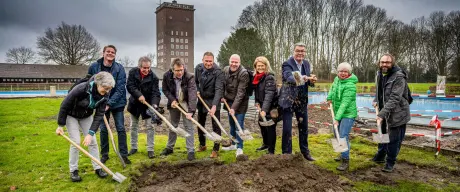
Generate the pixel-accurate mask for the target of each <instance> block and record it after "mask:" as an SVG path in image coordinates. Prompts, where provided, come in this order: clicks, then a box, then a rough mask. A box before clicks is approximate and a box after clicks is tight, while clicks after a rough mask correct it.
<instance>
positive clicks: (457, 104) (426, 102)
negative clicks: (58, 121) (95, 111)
mask: <svg viewBox="0 0 460 192" xmlns="http://www.w3.org/2000/svg"><path fill="white" fill-rule="evenodd" d="M49 94H50V91H0V97H34V96H49ZM56 95H58V96H65V95H67V90H56ZM128 95H129V94H128ZM309 96H310V97H309V99H308V102H309V103H310V104H319V103H321V102H323V101H326V97H327V95H326V93H324V92H310V93H309ZM251 98H252V99H253V98H254V96H252V97H251ZM373 99H374V97H373V96H370V95H358V96H357V98H356V104H357V106H358V107H359V108H360V111H363V110H364V111H365V110H366V109H365V108H370V109H372V100H373ZM410 108H411V113H412V114H421V115H424V116H432V115H436V114H437V115H438V116H439V117H440V118H453V117H458V116H460V111H459V112H444V111H442V112H439V111H436V112H435V111H430V110H459V109H460V98H427V97H414V102H413V103H412V104H411V105H410ZM371 111H373V110H371Z"/></svg>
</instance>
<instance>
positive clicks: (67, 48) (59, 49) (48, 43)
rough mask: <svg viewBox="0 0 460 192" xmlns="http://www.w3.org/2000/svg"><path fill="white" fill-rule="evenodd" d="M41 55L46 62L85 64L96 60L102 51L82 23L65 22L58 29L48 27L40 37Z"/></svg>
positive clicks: (38, 43) (38, 44)
mask: <svg viewBox="0 0 460 192" xmlns="http://www.w3.org/2000/svg"><path fill="white" fill-rule="evenodd" d="M37 46H38V48H39V49H40V51H39V52H38V54H39V55H41V56H42V57H43V60H45V62H48V61H54V62H56V63H57V64H60V65H85V64H89V63H90V62H92V61H94V60H95V59H96V58H97V54H98V52H99V51H100V46H99V43H98V42H97V40H96V39H95V38H94V37H93V36H92V35H91V34H90V33H89V32H88V31H87V30H86V29H85V27H83V26H81V25H68V24H66V23H64V22H62V24H61V25H60V26H58V27H57V28H56V29H51V28H48V29H47V30H46V31H45V35H44V36H41V37H38V39H37Z"/></svg>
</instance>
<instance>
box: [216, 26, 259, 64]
mask: <svg viewBox="0 0 460 192" xmlns="http://www.w3.org/2000/svg"><path fill="white" fill-rule="evenodd" d="M263 45H264V41H263V40H262V38H261V37H260V36H259V34H258V32H257V31H256V30H255V29H246V28H239V29H236V31H234V32H232V33H231V35H230V37H228V38H227V39H226V40H225V41H224V42H223V43H222V45H221V46H220V50H219V55H218V56H217V62H219V63H220V66H227V65H228V64H229V63H228V60H229V59H230V56H231V55H232V54H238V55H240V58H241V65H243V66H244V67H245V68H249V69H252V68H253V65H252V64H253V63H254V60H255V59H256V57H258V56H266V55H265V54H266V51H265V46H263Z"/></svg>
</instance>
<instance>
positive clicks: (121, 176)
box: [112, 172, 126, 183]
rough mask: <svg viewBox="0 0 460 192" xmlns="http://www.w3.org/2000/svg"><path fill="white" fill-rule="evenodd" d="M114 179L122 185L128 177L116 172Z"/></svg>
mask: <svg viewBox="0 0 460 192" xmlns="http://www.w3.org/2000/svg"><path fill="white" fill-rule="evenodd" d="M112 179H113V180H115V181H118V183H122V182H123V181H124V180H126V177H125V176H124V175H122V174H121V173H118V172H116V173H115V174H114V175H113V176H112Z"/></svg>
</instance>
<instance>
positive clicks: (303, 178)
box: [130, 154, 351, 192]
mask: <svg viewBox="0 0 460 192" xmlns="http://www.w3.org/2000/svg"><path fill="white" fill-rule="evenodd" d="M339 182H340V179H339V176H337V175H334V174H333V173H332V172H330V171H327V170H325V169H322V168H319V167H318V166H316V165H313V164H309V163H307V162H306V161H305V160H304V159H303V157H302V155H300V154H296V155H265V156H263V157H261V158H259V159H257V160H252V161H243V162H237V163H233V164H229V165H224V164H222V163H221V162H217V161H210V160H207V161H196V162H183V163H179V164H169V163H160V164H159V165H154V166H152V167H150V168H149V169H148V170H145V171H143V174H142V175H141V176H140V177H137V178H134V179H133V184H132V185H131V186H130V191H162V192H163V191H210V190H212V191H346V190H347V189H350V188H351V187H350V186H349V185H348V184H347V183H344V184H343V185H340V184H337V185H334V183H339ZM340 183H343V182H340Z"/></svg>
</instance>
